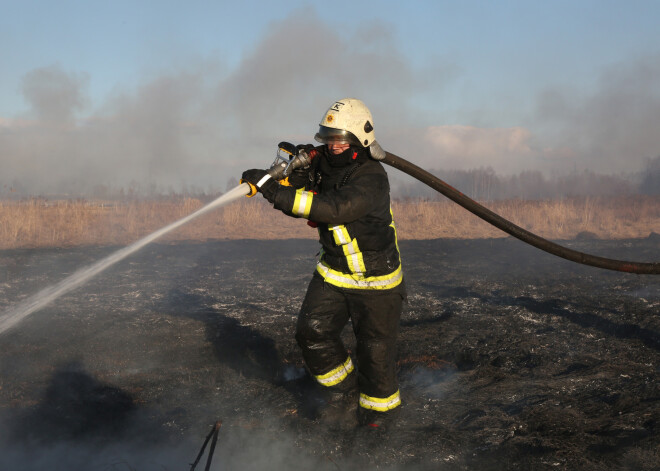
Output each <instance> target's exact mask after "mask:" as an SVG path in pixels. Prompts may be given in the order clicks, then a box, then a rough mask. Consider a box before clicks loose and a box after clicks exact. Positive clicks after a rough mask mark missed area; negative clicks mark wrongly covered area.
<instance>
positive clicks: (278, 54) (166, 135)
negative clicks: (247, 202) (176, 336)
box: [0, 8, 660, 196]
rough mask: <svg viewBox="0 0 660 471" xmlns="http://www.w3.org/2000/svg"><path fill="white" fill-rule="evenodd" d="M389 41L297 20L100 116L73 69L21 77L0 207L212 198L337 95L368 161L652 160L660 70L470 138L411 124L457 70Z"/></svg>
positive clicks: (469, 132) (175, 69) (508, 167)
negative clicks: (359, 107)
mask: <svg viewBox="0 0 660 471" xmlns="http://www.w3.org/2000/svg"><path fill="white" fill-rule="evenodd" d="M395 38H396V27H395V25H387V24H383V23H379V22H377V21H374V22H371V23H368V24H367V25H366V26H363V27H362V28H361V29H355V30H352V29H350V28H342V27H337V26H336V25H330V24H328V23H326V22H324V21H323V20H322V19H321V18H319V16H318V15H317V13H316V12H315V11H314V10H313V9H312V8H305V9H301V10H298V11H296V12H294V13H293V14H292V15H291V16H289V17H288V18H285V19H284V20H281V21H274V22H273V23H272V24H271V25H270V27H269V28H268V29H267V30H266V31H265V33H264V35H263V37H262V38H261V39H260V41H258V42H257V43H256V45H255V46H254V47H253V48H252V49H250V50H246V51H244V53H243V56H242V59H241V60H240V62H239V63H238V64H237V65H235V66H232V67H229V66H227V65H226V64H225V63H224V62H223V60H224V59H223V57H206V58H202V59H197V60H190V61H187V62H186V63H185V64H180V63H179V64H177V63H174V64H172V66H171V69H170V70H167V71H161V73H160V74H158V75H157V76H155V77H153V78H150V79H148V80H144V81H142V82H141V83H136V84H134V86H132V87H118V88H116V89H115V90H114V92H113V93H112V94H111V95H110V96H107V97H106V98H105V101H104V102H102V103H92V100H91V98H90V96H89V93H88V85H89V83H90V81H92V80H94V77H90V76H88V74H87V73H86V72H84V71H76V70H67V69H65V68H63V67H62V66H60V65H57V64H55V65H45V66H44V67H42V68H38V69H35V70H32V71H28V72H27V73H26V74H25V76H24V78H23V82H22V84H21V87H20V88H21V91H22V93H23V95H24V98H25V101H26V103H28V105H29V111H28V112H26V113H25V115H23V116H20V117H0V137H1V139H0V155H2V156H3V172H2V178H1V179H0V184H2V193H3V194H4V195H7V194H8V193H9V192H11V191H15V192H17V194H43V195H53V194H58V195H62V194H68V195H70V196H77V195H81V194H82V195H84V194H90V193H93V194H104V193H107V192H109V191H116V190H117V189H119V188H123V189H126V190H130V191H148V192H153V191H156V192H169V191H217V190H223V189H225V188H226V184H227V182H228V181H229V179H230V178H237V177H238V176H240V173H241V171H242V170H244V169H246V168H250V167H265V166H267V165H269V164H270V162H271V161H272V158H273V157H274V153H275V150H276V149H275V145H276V144H277V143H278V142H280V141H282V140H291V141H294V142H312V141H313V139H312V137H313V135H314V133H315V132H316V128H317V124H318V122H319V120H320V118H321V116H322V114H323V112H324V111H325V110H326V109H327V107H328V106H329V105H330V104H331V103H332V102H333V101H334V100H336V99H339V98H342V97H347V96H353V97H358V98H360V99H362V100H363V101H364V102H365V103H366V104H367V105H368V106H369V107H370V108H371V110H372V112H373V114H374V120H375V126H376V134H377V138H378V140H379V141H380V142H381V144H382V145H383V147H385V148H386V149H387V150H390V151H391V152H394V153H397V154H398V155H401V156H402V157H404V158H408V159H410V160H412V161H414V162H416V163H417V164H419V165H421V166H422V167H425V168H431V169H433V168H436V169H437V168H445V169H468V168H475V167H483V166H490V167H492V168H493V169H494V170H495V171H497V172H498V173H511V172H520V171H523V170H540V171H549V172H561V171H564V172H570V171H573V170H575V169H579V170H582V169H593V170H597V171H599V172H605V173H606V172H623V171H630V172H635V171H639V170H641V169H642V168H643V164H644V162H645V161H647V160H648V159H650V158H654V157H656V156H657V155H658V154H660V135H658V133H657V132H656V129H655V128H656V127H657V125H656V123H657V122H658V118H659V117H660V84H659V82H658V81H657V80H654V79H653V77H657V75H658V71H659V69H660V56H653V57H646V58H639V59H636V60H634V61H631V62H629V63H623V64H618V65H617V66H616V67H612V69H610V70H605V71H603V72H602V76H601V78H600V81H599V83H598V84H597V85H596V86H595V87H594V89H593V90H590V91H588V92H587V93H586V94H584V93H583V94H578V93H577V92H575V91H572V90H569V89H566V88H560V87H555V88H552V87H546V88H545V89H543V90H540V91H539V92H538V98H537V100H536V105H535V107H534V108H535V109H534V111H533V112H532V113H529V106H528V107H527V108H526V111H524V112H523V111H520V112H519V113H518V115H519V122H518V123H517V124H515V125H513V126H509V127H501V128H495V129H486V128H482V127H479V124H478V123H477V122H476V121H474V122H470V121H469V120H467V121H465V122H447V121H445V120H444V119H443V117H442V115H441V112H440V111H438V114H437V115H433V116H430V115H429V114H428V112H426V113H423V112H419V111H418V110H417V109H416V107H415V103H419V102H420V100H421V101H423V100H424V99H425V97H434V98H433V100H442V96H443V95H446V94H447V93H451V89H452V86H456V84H458V83H460V81H461V80H462V77H461V74H460V69H459V68H457V67H456V65H455V64H454V63H450V62H449V61H447V60H444V59H433V60H431V61H430V62H432V63H429V64H425V65H424V68H423V69H421V68H420V67H417V66H415V65H413V63H412V61H411V60H409V59H408V58H407V57H406V56H405V54H404V53H403V52H402V51H401V50H400V49H398V48H397V46H396V41H395ZM191 56H194V54H192V53H191ZM443 61H444V62H443ZM525 101H526V102H529V103H532V102H533V100H530V99H529V98H527V97H520V102H525ZM482 106H483V108H484V109H488V107H489V106H492V105H489V103H483V105H482ZM517 108H524V107H522V106H521V105H520V103H512V109H514V110H515V109H517ZM427 109H428V108H427ZM490 113H491V114H492V110H490ZM645 159H646V160H645Z"/></svg>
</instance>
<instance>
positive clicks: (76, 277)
mask: <svg viewBox="0 0 660 471" xmlns="http://www.w3.org/2000/svg"><path fill="white" fill-rule="evenodd" d="M250 191H251V190H250V186H249V185H248V184H247V183H241V184H240V185H238V186H237V187H235V188H234V189H232V190H230V191H228V192H227V193H225V194H224V195H222V196H220V197H219V198H217V199H215V200H213V201H211V202H210V203H209V204H207V205H206V206H204V207H202V208H200V209H198V210H197V211H195V212H194V213H191V214H189V215H188V216H186V217H183V218H181V219H179V220H178V221H176V222H173V223H172V224H169V225H168V226H165V227H163V228H162V229H159V230H157V231H156V232H153V233H151V234H149V235H148V236H146V237H144V238H142V239H140V240H138V241H137V242H134V243H133V244H131V245H129V246H127V247H124V248H123V249H120V250H118V251H116V252H114V253H112V254H110V255H109V256H107V257H105V258H104V259H101V260H99V261H98V262H96V263H94V264H92V265H90V266H88V267H85V268H81V269H80V270H78V271H76V272H75V273H73V274H72V275H70V276H68V277H67V278H65V279H63V280H62V281H60V282H59V283H56V284H54V285H52V286H49V287H47V288H44V289H42V290H41V291H39V292H38V293H36V294H34V295H32V296H30V297H29V298H27V299H25V300H24V301H22V302H20V303H19V304H17V305H16V306H13V307H12V308H10V309H9V310H8V311H6V312H5V313H4V314H3V315H2V317H0V334H2V333H4V332H5V331H7V330H8V329H10V328H12V327H14V326H15V325H16V324H18V323H19V322H20V321H21V320H23V319H25V318H26V317H27V316H29V315H30V314H32V313H33V312H35V311H37V310H39V309H41V308H43V307H44V306H46V305H47V304H49V303H51V302H53V301H55V300H56V299H57V298H59V297H60V296H62V295H64V294H66V293H68V292H69V291H72V290H74V289H76V288H77V287H79V286H81V285H82V284H83V283H86V282H87V281H89V280H90V279H91V278H92V277H94V276H96V275H98V274H99V273H101V272H102V271H103V270H105V269H107V268H109V267H111V266H112V265H114V264H115V263H117V262H119V261H121V260H123V259H124V258H126V257H128V256H129V255H131V254H133V253H135V252H137V251H138V250H140V249H141V248H142V247H144V246H145V245H147V244H149V243H151V242H153V241H154V240H156V239H158V238H159V237H162V236H164V235H165V234H167V233H168V232H170V231H173V230H174V229H176V228H178V227H180V226H183V225H184V224H186V223H187V222H189V221H190V220H192V219H194V218H196V217H198V216H201V215H202V214H206V213H208V212H209V211H211V210H213V209H216V208H219V207H220V206H223V205H225V204H228V203H231V202H232V201H234V200H237V199H238V198H241V197H244V196H246V195H248V194H249V193H250Z"/></svg>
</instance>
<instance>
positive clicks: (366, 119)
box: [242, 98, 406, 427]
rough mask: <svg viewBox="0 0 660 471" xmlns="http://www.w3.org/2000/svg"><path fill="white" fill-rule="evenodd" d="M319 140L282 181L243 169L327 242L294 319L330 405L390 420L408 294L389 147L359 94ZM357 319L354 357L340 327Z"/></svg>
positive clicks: (373, 421) (337, 111) (380, 423)
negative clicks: (387, 164)
mask: <svg viewBox="0 0 660 471" xmlns="http://www.w3.org/2000/svg"><path fill="white" fill-rule="evenodd" d="M315 140H316V141H318V142H320V143H321V144H322V145H321V146H318V147H314V146H313V145H311V144H307V145H303V146H298V148H299V149H301V151H305V152H308V153H309V154H313V152H314V151H316V155H315V157H314V159H313V160H312V162H311V164H310V165H309V166H308V167H307V168H304V169H297V170H296V171H294V173H293V174H292V175H291V176H289V178H288V179H287V180H288V181H287V182H286V184H282V183H284V182H277V181H274V180H273V179H272V178H271V177H270V176H269V175H268V173H267V171H266V170H258V169H253V170H247V171H246V172H244V173H243V175H242V181H246V182H249V183H251V184H253V185H255V186H256V187H257V189H258V191H259V192H260V193H262V195H263V196H264V197H265V198H266V199H267V200H268V201H270V202H271V203H272V204H273V206H274V208H276V209H279V210H281V211H282V212H284V213H285V214H287V215H289V216H293V217H300V218H305V219H308V221H309V222H308V224H309V225H311V226H312V227H316V228H317V229H318V233H319V239H320V243H321V246H322V249H321V251H320V257H319V260H318V263H317V266H316V271H315V273H314V275H313V276H312V279H311V281H310V283H309V286H308V289H307V294H306V296H305V299H304V301H303V304H302V307H301V309H300V313H299V316H298V322H297V326H296V341H297V342H298V345H299V346H300V348H301V350H302V355H303V359H304V361H305V364H306V366H307V368H308V370H309V372H310V373H311V374H312V375H313V376H314V378H315V379H316V381H317V382H318V383H319V384H321V385H322V386H324V387H325V388H327V389H325V391H326V392H327V393H328V394H327V397H328V400H327V408H326V410H330V411H332V410H334V409H337V408H341V409H343V410H350V409H351V403H352V404H353V406H352V407H353V410H355V405H354V404H355V403H358V407H357V412H358V413H357V416H358V420H359V423H360V424H362V425H368V426H371V427H384V426H386V424H387V423H389V422H391V420H392V418H393V417H394V415H395V413H396V412H397V411H398V407H399V406H400V405H401V397H400V393H399V388H398V382H397V377H396V368H395V366H396V365H395V355H396V352H395V348H396V337H397V333H398V326H399V318H400V316H401V309H402V303H403V301H404V300H405V297H406V291H405V285H404V282H403V273H402V270H401V261H400V256H399V249H398V245H397V238H396V229H395V226H394V221H393V217H392V212H391V208H390V187H389V181H388V178H387V173H386V172H385V170H384V168H383V166H382V164H381V163H380V162H378V160H380V159H382V158H383V157H384V155H385V152H384V151H383V149H382V148H381V147H380V146H379V145H378V143H377V142H376V140H375V137H374V127H373V119H372V116H371V113H370V111H369V109H368V108H367V107H366V106H365V105H364V103H362V102H361V101H360V100H357V99H354V98H347V99H343V100H340V101H337V102H335V103H334V104H333V105H332V106H331V107H330V108H329V109H328V111H327V112H326V113H325V114H324V115H323V118H322V119H321V123H320V127H319V132H318V133H317V134H316V136H315ZM349 319H350V321H351V323H352V327H353V332H354V334H355V338H356V352H355V358H354V359H353V358H351V356H350V355H349V353H348V351H347V349H346V347H345V346H344V344H343V342H342V340H341V339H340V335H341V332H342V330H343V328H344V327H345V326H346V324H347V323H348V321H349Z"/></svg>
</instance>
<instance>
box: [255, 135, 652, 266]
mask: <svg viewBox="0 0 660 471" xmlns="http://www.w3.org/2000/svg"><path fill="white" fill-rule="evenodd" d="M372 145H375V146H374V147H375V149H374V150H372V155H373V154H376V156H375V157H376V159H377V160H379V161H381V162H383V163H385V164H387V165H389V166H391V167H394V168H396V169H398V170H401V171H402V172H403V173H406V174H408V175H410V176H411V177H413V178H415V179H417V180H419V181H420V182H422V183H424V184H425V185H427V186H429V187H431V188H433V189H434V190H436V191H438V192H439V193H441V194H443V195H444V196H446V197H447V198H449V199H450V200H452V201H453V202H455V203H457V204H458V205H460V206H462V207H463V208H465V209H467V210H468V211H470V212H471V213H472V214H474V215H476V216H478V217H480V218H481V219H483V220H484V221H486V222H487V223H489V224H492V225H493V226H495V227H497V228H498V229H500V230H502V231H504V232H506V233H507V234H510V235H512V236H513V237H515V238H517V239H519V240H521V241H523V242H525V243H527V244H530V245H532V246H534V247H536V248H538V249H541V250H543V251H545V252H548V253H550V254H552V255H556V256H558V257H561V258H564V259H566V260H570V261H572V262H576V263H580V264H582V265H590V266H593V267H598V268H604V269H606V270H614V271H621V272H626V273H636V274H640V275H658V274H660V262H652V263H645V262H629V261H625V260H614V259H611V258H605V257H599V256H596V255H591V254H587V253H584V252H579V251H577V250H573V249H569V248H567V247H564V246H562V245H559V244H556V243H554V242H551V241H549V240H547V239H544V238H543V237H540V236H538V235H536V234H534V233H532V232H529V231H527V230H525V229H523V228H522V227H520V226H517V225H516V224H514V223H512V222H511V221H509V220H507V219H504V218H503V217H502V216H500V215H499V214H497V213H494V212H493V211H491V210H490V209H488V208H486V207H485V206H482V205H481V204H479V203H477V202H476V201H474V200H473V199H472V198H469V197H468V196H466V195H464V194H463V193H461V192H460V191H458V190H457V189H455V188H454V187H452V186H450V185H448V184H447V183H445V182H444V181H442V180H441V179H439V178H438V177H436V176H435V175H433V174H431V173H429V172H427V171H426V170H424V169H422V168H420V167H418V166H417V165H415V164H413V163H412V162H408V161H407V160H405V159H403V158H401V157H399V156H397V155H394V154H392V153H390V152H386V151H384V150H383V149H382V148H381V147H380V146H379V145H377V143H375V142H374V144H372ZM315 156H316V151H315V150H313V149H312V150H310V151H309V152H307V151H306V150H305V149H299V148H297V147H296V146H294V145H293V144H290V143H288V142H280V144H279V145H278V154H277V157H276V159H275V161H274V162H273V164H272V166H271V167H270V169H269V171H268V173H269V176H270V177H272V178H274V179H276V180H283V179H285V178H286V177H287V176H289V175H290V174H291V172H292V171H293V170H295V169H296V168H301V167H307V166H308V165H309V164H310V163H311V161H312V160H313V159H314V157H315ZM250 190H251V191H250V193H249V194H248V196H254V195H255V194H256V193H257V188H256V187H255V186H254V185H252V184H250Z"/></svg>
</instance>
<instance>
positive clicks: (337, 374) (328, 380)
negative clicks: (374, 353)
mask: <svg viewBox="0 0 660 471" xmlns="http://www.w3.org/2000/svg"><path fill="white" fill-rule="evenodd" d="M351 371H353V362H352V361H351V357H348V359H347V360H346V361H345V362H344V363H343V364H342V365H339V366H338V367H337V368H334V369H332V370H330V371H329V372H328V373H326V374H324V375H318V376H316V381H318V382H319V383H321V384H322V385H323V386H334V385H335V384H338V383H341V382H342V381H343V380H344V379H346V377H347V376H348V375H349V374H350V372H351Z"/></svg>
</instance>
